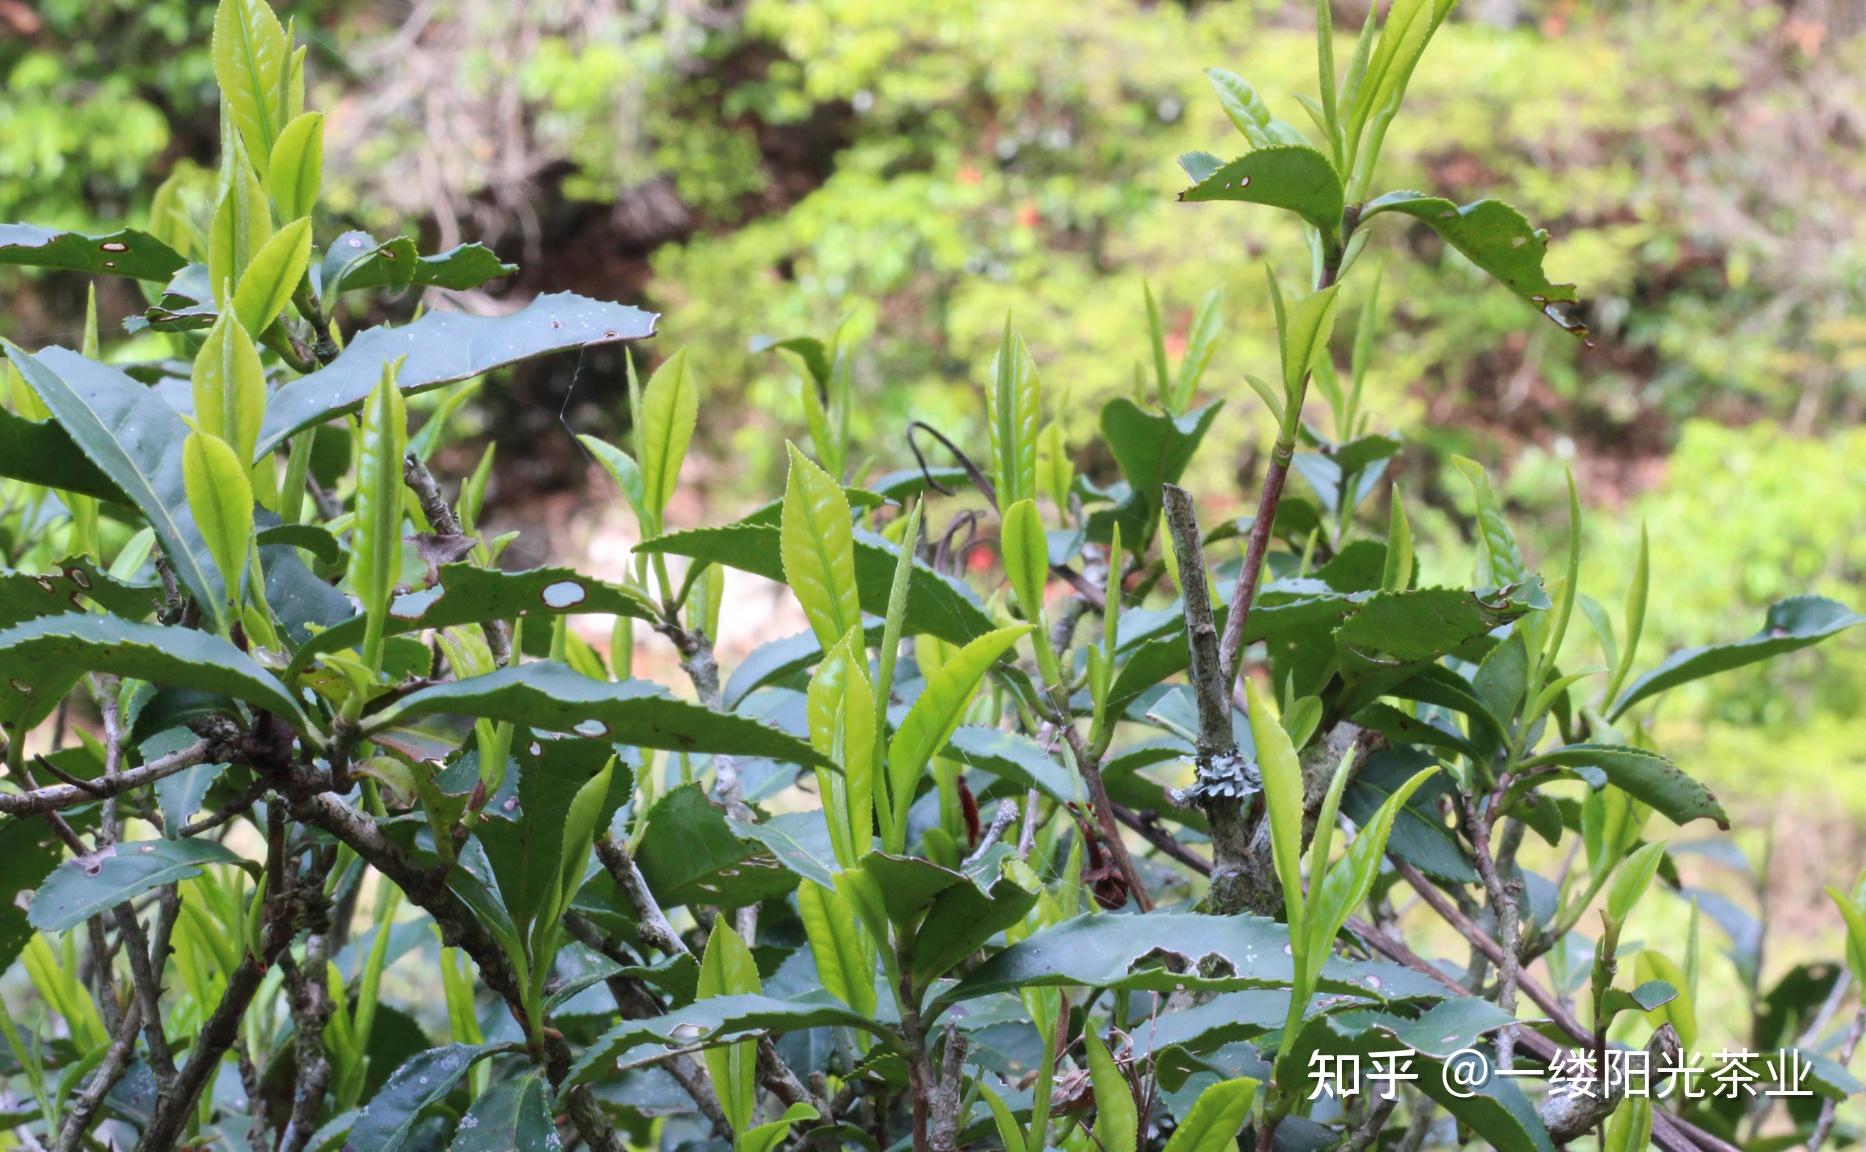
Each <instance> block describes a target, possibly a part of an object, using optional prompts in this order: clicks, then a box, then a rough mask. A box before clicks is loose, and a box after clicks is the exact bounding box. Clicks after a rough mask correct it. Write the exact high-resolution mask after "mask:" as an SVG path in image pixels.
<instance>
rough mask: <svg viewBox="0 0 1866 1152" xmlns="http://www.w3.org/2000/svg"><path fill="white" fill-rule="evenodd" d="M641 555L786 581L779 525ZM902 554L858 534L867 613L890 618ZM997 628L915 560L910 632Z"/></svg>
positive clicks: (676, 540)
mask: <svg viewBox="0 0 1866 1152" xmlns="http://www.w3.org/2000/svg"><path fill="white" fill-rule="evenodd" d="M636 551H637V552H648V553H655V552H664V553H670V554H672V555H675V556H688V557H692V558H693V559H695V560H704V561H707V562H709V563H714V564H723V565H725V566H726V567H728V568H737V569H739V570H740V571H743V572H750V573H753V574H754V575H758V576H763V577H765V578H766V579H768V580H777V581H782V580H783V579H784V566H783V563H782V561H781V560H780V559H779V556H778V527H777V525H776V524H775V523H747V522H745V521H741V522H739V523H737V524H728V525H726V526H725V527H722V528H695V529H693V530H691V531H688V532H673V533H670V534H668V535H666V536H661V537H658V538H657V539H654V540H648V541H644V542H643V543H642V544H641V545H640V546H639V547H637V548H636ZM899 558H900V553H899V551H898V550H897V549H896V548H895V546H894V545H893V544H890V543H889V542H887V541H886V540H883V539H882V538H881V537H880V536H877V535H875V534H874V533H872V532H864V531H861V530H859V529H858V530H857V531H856V533H855V580H856V586H857V588H858V589H859V590H860V592H861V594H862V611H863V612H866V613H868V614H870V615H873V616H885V615H886V614H887V611H888V592H889V590H890V589H891V588H892V587H893V584H894V569H895V566H896V565H897V564H898V563H899ZM993 627H994V625H993V623H992V620H991V617H990V616H988V615H986V613H985V610H984V609H983V608H981V607H979V605H978V601H977V599H976V598H975V597H974V596H973V595H972V592H971V590H970V589H969V588H967V587H966V586H965V585H964V584H961V583H960V582H959V581H957V580H954V579H952V578H951V577H950V576H946V575H944V574H942V573H939V572H935V571H934V570H933V569H932V567H930V566H929V565H927V564H926V563H925V562H923V561H921V560H918V559H916V560H915V561H914V568H913V576H912V577H911V578H910V579H909V582H908V585H907V624H906V630H907V632H908V633H910V634H912V633H918V632H925V633H928V634H930V635H933V636H937V637H939V638H940V639H942V640H945V641H947V642H949V643H953V644H967V643H970V642H971V641H973V640H976V639H977V638H978V637H980V636H983V635H984V634H985V633H987V632H990V631H991V630H992V628H993Z"/></svg>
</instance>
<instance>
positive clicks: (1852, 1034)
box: [1808, 1005, 1866, 1152]
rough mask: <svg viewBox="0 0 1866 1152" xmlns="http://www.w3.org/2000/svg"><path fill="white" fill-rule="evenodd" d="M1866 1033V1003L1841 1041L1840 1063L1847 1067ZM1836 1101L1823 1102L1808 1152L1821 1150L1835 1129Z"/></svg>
mask: <svg viewBox="0 0 1866 1152" xmlns="http://www.w3.org/2000/svg"><path fill="white" fill-rule="evenodd" d="M1861 1033H1866V1005H1862V1006H1861V1008H1860V1010H1859V1013H1858V1014H1857V1015H1855V1016H1854V1017H1853V1025H1852V1027H1850V1028H1848V1029H1847V1035H1846V1039H1845V1040H1843V1041H1841V1042H1840V1053H1839V1064H1840V1066H1841V1067H1842V1068H1845V1067H1846V1066H1847V1065H1848V1064H1851V1063H1852V1062H1853V1053H1854V1052H1856V1051H1858V1050H1859V1046H1860V1035H1861ZM1835 1107H1836V1104H1835V1101H1833V1100H1824V1101H1822V1102H1821V1116H1820V1119H1819V1120H1817V1121H1815V1123H1814V1131H1813V1133H1811V1134H1810V1135H1809V1136H1808V1152H1821V1145H1823V1144H1825V1143H1827V1137H1828V1136H1829V1135H1831V1134H1832V1133H1833V1130H1834V1109H1835Z"/></svg>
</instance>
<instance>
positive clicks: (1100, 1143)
mask: <svg viewBox="0 0 1866 1152" xmlns="http://www.w3.org/2000/svg"><path fill="white" fill-rule="evenodd" d="M1082 1043H1083V1046H1084V1047H1085V1048H1086V1049H1087V1050H1088V1070H1089V1084H1090V1085H1091V1087H1092V1088H1093V1090H1094V1093H1095V1127H1094V1129H1093V1131H1092V1132H1091V1133H1090V1136H1089V1140H1090V1142H1091V1143H1092V1144H1093V1146H1094V1147H1095V1148H1096V1149H1098V1150H1099V1152H1135V1149H1136V1147H1138V1144H1139V1133H1140V1117H1139V1110H1138V1109H1137V1108H1136V1107H1135V1105H1134V1093H1133V1091H1132V1090H1131V1089H1129V1088H1128V1086H1127V1077H1126V1076H1123V1075H1122V1074H1121V1069H1120V1068H1119V1067H1117V1066H1116V1065H1115V1062H1114V1057H1113V1056H1112V1055H1110V1054H1109V1052H1108V1046H1107V1045H1106V1044H1104V1043H1102V1039H1101V1037H1100V1036H1098V1035H1096V1032H1095V1029H1094V1028H1092V1027H1091V1028H1085V1029H1083V1031H1082Z"/></svg>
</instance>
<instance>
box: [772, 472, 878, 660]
mask: <svg viewBox="0 0 1866 1152" xmlns="http://www.w3.org/2000/svg"><path fill="white" fill-rule="evenodd" d="M789 447H790V477H789V479H788V480H787V481H786V483H785V485H784V515H783V520H782V525H781V527H780V528H779V535H778V548H779V554H780V556H781V557H782V559H783V563H784V579H785V580H786V581H788V582H789V584H790V588H791V592H792V593H794V594H795V595H796V597H797V602H798V603H799V604H801V605H802V606H803V614H804V616H805V618H806V619H808V620H809V621H810V630H811V631H812V632H815V633H816V638H817V642H818V643H820V644H821V645H822V646H823V647H825V648H828V647H829V646H830V645H832V644H834V643H836V642H837V641H838V640H840V639H841V638H842V637H843V636H844V635H845V634H846V633H847V632H848V631H849V629H851V628H854V627H857V626H858V625H860V624H861V622H862V603H861V591H860V588H859V587H858V586H857V583H856V572H855V537H854V529H853V526H852V523H851V521H850V513H849V499H848V497H847V496H845V495H843V492H842V485H840V484H838V483H836V481H835V478H834V477H832V476H830V474H829V473H827V472H825V471H823V470H822V469H821V468H818V467H817V466H816V465H815V464H813V463H811V462H810V459H809V458H808V457H806V456H805V455H804V454H803V453H801V452H799V451H797V446H796V445H794V444H793V445H790V446H789Z"/></svg>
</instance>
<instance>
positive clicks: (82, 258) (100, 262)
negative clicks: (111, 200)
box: [0, 224, 188, 283]
mask: <svg viewBox="0 0 1866 1152" xmlns="http://www.w3.org/2000/svg"><path fill="white" fill-rule="evenodd" d="M187 263H188V261H187V260H185V259H184V258H183V257H182V255H181V253H179V252H177V251H175V250H174V249H173V248H171V247H169V246H168V245H167V244H164V243H163V242H162V241H160V240H158V239H156V238H155V237H154V236H151V235H150V234H149V233H147V232H139V231H137V230H136V229H134V228H119V229H117V230H116V231H115V232H100V233H97V234H95V235H87V234H86V233H83V232H66V231H62V230H60V229H56V228H39V227H35V226H33V225H31V224H0V264H17V265H24V266H26V267H30V268H58V269H63V270H65V271H69V272H86V273H89V274H91V275H93V276H98V275H103V276H109V275H116V276H131V277H134V278H136V279H138V280H153V281H156V282H157V283H160V282H162V281H165V280H167V279H168V278H169V277H171V276H173V275H174V274H175V273H177V272H179V271H181V269H182V268H183V267H184V266H185V265H186V264H187Z"/></svg>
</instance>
